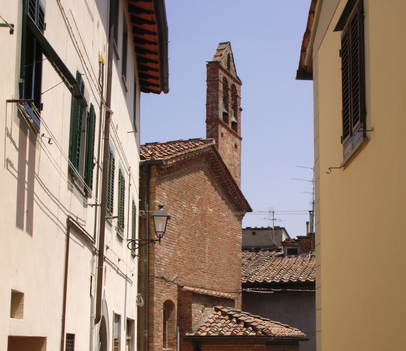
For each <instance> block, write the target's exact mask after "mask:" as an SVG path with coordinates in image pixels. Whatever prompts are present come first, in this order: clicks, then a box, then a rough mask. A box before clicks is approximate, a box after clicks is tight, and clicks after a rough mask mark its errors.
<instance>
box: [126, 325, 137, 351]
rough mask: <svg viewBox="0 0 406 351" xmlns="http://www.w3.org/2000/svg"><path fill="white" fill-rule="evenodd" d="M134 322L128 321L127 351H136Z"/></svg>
mask: <svg viewBox="0 0 406 351" xmlns="http://www.w3.org/2000/svg"><path fill="white" fill-rule="evenodd" d="M134 325H135V323H134V321H133V320H131V319H127V337H126V344H125V349H126V351H133V350H134V342H133V340H134Z"/></svg>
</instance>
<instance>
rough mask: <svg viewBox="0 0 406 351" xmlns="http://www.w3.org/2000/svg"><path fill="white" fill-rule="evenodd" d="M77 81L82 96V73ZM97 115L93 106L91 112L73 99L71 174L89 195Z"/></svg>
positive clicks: (70, 152) (77, 73) (91, 181)
mask: <svg viewBox="0 0 406 351" xmlns="http://www.w3.org/2000/svg"><path fill="white" fill-rule="evenodd" d="M76 81H77V83H78V87H79V89H80V92H81V94H82V95H83V93H84V82H83V79H82V75H81V74H80V72H76ZM95 123H96V114H95V111H94V107H93V104H90V107H89V110H87V109H86V108H85V107H83V106H81V105H80V104H79V101H78V100H76V99H75V98H74V97H72V117H71V130H70V149H69V160H70V162H71V163H70V165H69V172H70V173H71V175H72V177H73V179H74V180H75V181H76V182H77V183H78V185H79V186H80V187H81V188H83V189H84V190H85V193H87V194H89V193H90V192H91V190H92V185H93V167H94V162H93V153H94V136H95Z"/></svg>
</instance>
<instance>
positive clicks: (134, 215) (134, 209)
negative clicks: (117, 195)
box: [131, 200, 137, 255]
mask: <svg viewBox="0 0 406 351" xmlns="http://www.w3.org/2000/svg"><path fill="white" fill-rule="evenodd" d="M136 232H137V207H136V206H135V201H134V200H133V201H132V206H131V239H135V234H136ZM131 252H132V254H133V255H135V244H134V243H133V244H132V245H131Z"/></svg>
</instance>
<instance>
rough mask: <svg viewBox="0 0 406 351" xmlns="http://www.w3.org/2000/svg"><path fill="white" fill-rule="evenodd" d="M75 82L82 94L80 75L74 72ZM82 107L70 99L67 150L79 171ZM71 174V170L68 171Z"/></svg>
mask: <svg viewBox="0 0 406 351" xmlns="http://www.w3.org/2000/svg"><path fill="white" fill-rule="evenodd" d="M76 81H77V82H78V86H79V89H80V91H81V92H82V94H83V92H84V83H83V80H82V75H81V74H80V72H79V71H77V72H76ZM82 112H83V111H82V107H81V106H80V105H79V103H78V101H77V100H76V99H75V98H74V97H72V127H71V140H70V150H69V160H70V161H71V162H72V164H73V167H75V168H76V170H77V171H79V163H80V151H81V139H82V123H83V120H82V118H83V113H82ZM70 171H71V173H72V170H71V169H70Z"/></svg>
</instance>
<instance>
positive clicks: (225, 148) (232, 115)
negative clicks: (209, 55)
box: [206, 42, 242, 186]
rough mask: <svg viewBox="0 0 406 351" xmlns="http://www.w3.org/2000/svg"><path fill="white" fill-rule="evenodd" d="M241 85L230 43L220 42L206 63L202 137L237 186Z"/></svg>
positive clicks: (239, 173) (239, 165)
mask: <svg viewBox="0 0 406 351" xmlns="http://www.w3.org/2000/svg"><path fill="white" fill-rule="evenodd" d="M241 85H242V82H241V80H240V78H238V76H237V71H236V69H235V64H234V58H233V52H232V50H231V44H230V42H225V43H220V44H219V45H218V47H217V50H216V53H215V54H214V57H213V60H212V61H209V62H208V63H207V93H206V137H207V138H213V139H214V140H215V142H216V147H217V150H218V151H219V153H220V155H221V157H222V158H223V161H224V162H225V164H226V165H227V167H228V169H229V170H230V173H231V174H232V175H233V177H234V179H235V181H236V182H237V184H238V186H241V140H242V138H241V111H242V109H241Z"/></svg>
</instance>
